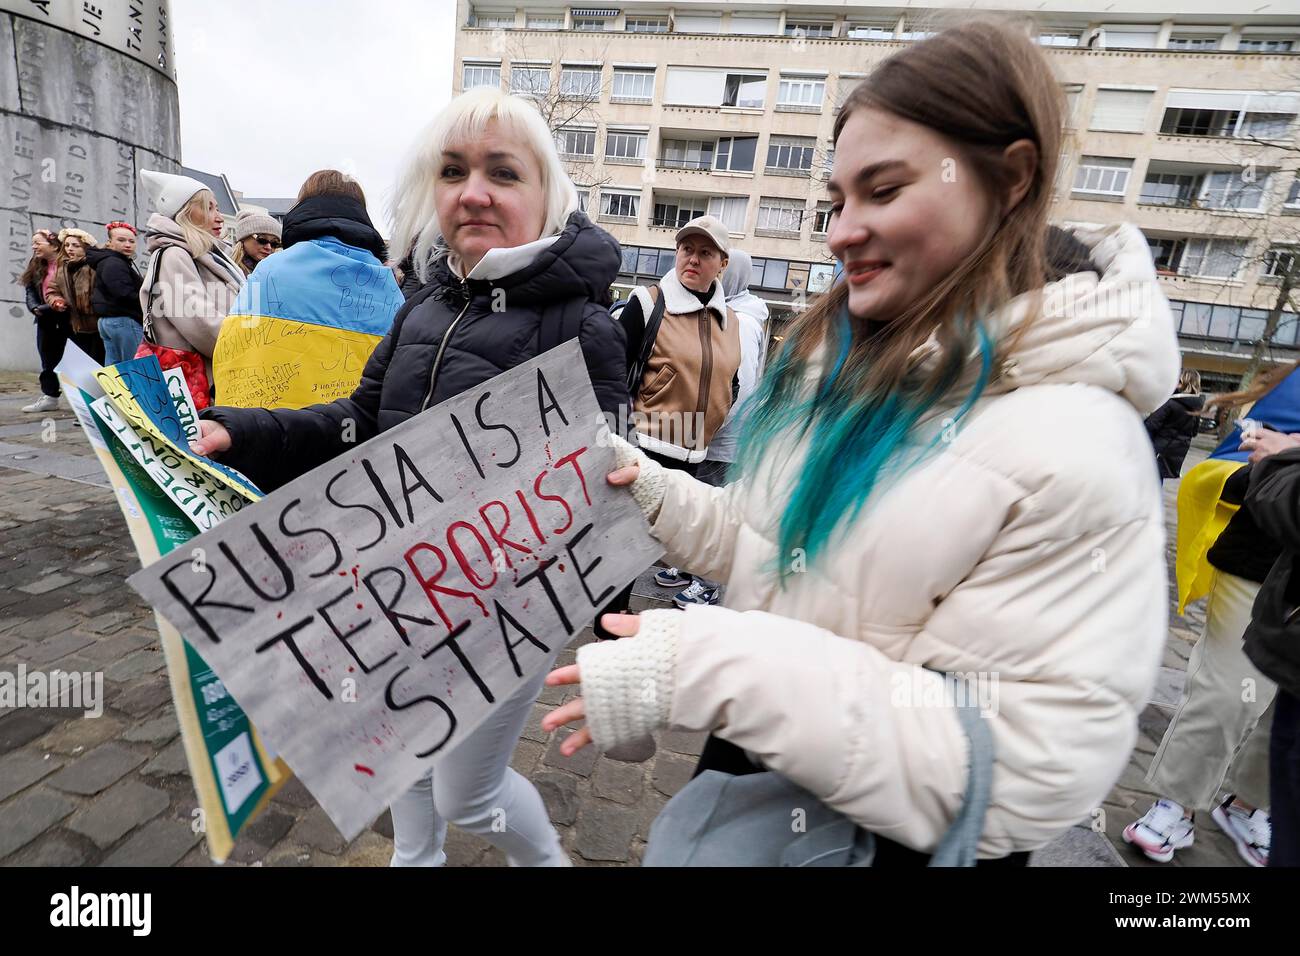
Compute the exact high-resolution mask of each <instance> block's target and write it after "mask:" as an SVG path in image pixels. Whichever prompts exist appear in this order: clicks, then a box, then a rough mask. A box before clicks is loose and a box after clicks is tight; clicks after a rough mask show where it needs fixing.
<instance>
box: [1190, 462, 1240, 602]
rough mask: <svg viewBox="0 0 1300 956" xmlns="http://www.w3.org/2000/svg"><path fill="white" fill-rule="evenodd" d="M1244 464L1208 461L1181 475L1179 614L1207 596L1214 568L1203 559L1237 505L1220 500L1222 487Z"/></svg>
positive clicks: (1226, 524)
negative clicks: (1193, 602) (1192, 603)
mask: <svg viewBox="0 0 1300 956" xmlns="http://www.w3.org/2000/svg"><path fill="white" fill-rule="evenodd" d="M1245 464H1246V463H1245V462H1243V461H1225V460H1224V459H1221V458H1209V459H1206V460H1205V461H1203V462H1201V463H1200V464H1199V465H1197V466H1196V467H1195V468H1193V469H1192V470H1191V471H1189V472H1188V473H1187V474H1185V475H1183V479H1182V481H1181V482H1180V483H1179V486H1178V553H1177V558H1176V561H1175V567H1176V570H1177V573H1178V613H1179V614H1182V613H1183V609H1184V608H1185V607H1187V605H1188V604H1190V603H1191V602H1192V601H1195V600H1197V599H1198V598H1202V597H1204V596H1205V595H1207V594H1209V593H1210V581H1211V579H1212V578H1213V577H1214V568H1212V567H1211V566H1210V562H1209V561H1208V560H1206V557H1205V556H1206V554H1207V552H1209V550H1210V548H1211V546H1213V544H1214V542H1215V541H1216V540H1218V537H1219V535H1220V534H1222V533H1223V529H1224V528H1226V527H1227V526H1228V520H1229V519H1230V518H1231V517H1232V516H1233V514H1235V513H1236V511H1237V508H1238V505H1231V504H1228V503H1227V502H1225V501H1223V500H1221V496H1222V495H1223V486H1224V485H1225V484H1227V481H1228V478H1229V477H1230V476H1231V475H1232V473H1233V472H1234V471H1236V470H1237V469H1238V468H1243V467H1245Z"/></svg>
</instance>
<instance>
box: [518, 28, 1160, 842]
mask: <svg viewBox="0 0 1300 956" xmlns="http://www.w3.org/2000/svg"><path fill="white" fill-rule="evenodd" d="M1060 110H1061V102H1060V93H1059V89H1058V87H1057V85H1056V83H1055V80H1054V78H1053V76H1052V73H1051V71H1050V68H1049V67H1048V65H1047V63H1046V60H1045V58H1044V56H1043V54H1042V52H1041V50H1039V49H1038V48H1037V47H1036V46H1035V45H1034V44H1033V43H1032V42H1031V41H1030V40H1029V39H1028V38H1027V37H1026V36H1025V35H1024V33H1023V31H1017V30H1013V29H1010V28H1008V27H1006V26H1001V25H997V24H992V23H986V22H980V21H974V22H970V23H967V24H965V25H962V26H959V27H956V28H953V29H951V30H947V31H944V32H942V33H940V34H938V35H937V36H935V37H933V38H931V39H928V40H925V41H923V42H921V43H917V44H914V45H911V46H909V48H908V49H907V50H905V51H902V52H900V53H898V54H896V55H895V56H893V57H891V58H890V59H889V60H887V61H886V62H884V63H883V64H881V65H880V66H878V67H877V68H876V69H875V71H874V72H873V73H872V74H871V76H870V77H869V78H868V79H867V80H865V81H864V82H863V83H862V84H861V85H860V86H859V87H858V88H857V89H856V90H855V91H854V92H853V93H852V94H851V95H850V96H849V98H848V99H847V101H846V103H845V105H844V107H843V109H842V111H841V114H840V116H839V117H838V118H837V121H836V126H835V145H836V160H835V170H834V175H833V176H832V179H831V182H830V193H831V197H832V202H833V206H832V222H831V231H830V235H829V245H830V248H831V251H832V252H833V253H834V254H835V256H836V257H837V258H838V259H839V260H840V261H841V262H842V263H843V264H844V272H845V276H844V281H842V282H841V283H840V284H838V285H837V286H836V287H835V288H834V289H833V290H832V291H831V292H830V293H828V294H827V295H826V296H825V297H824V298H823V299H822V301H820V302H819V303H818V304H817V305H816V306H815V307H814V308H812V309H810V310H809V312H808V313H806V315H805V316H804V317H803V318H802V319H801V320H800V321H799V322H798V324H797V325H795V326H794V327H793V328H792V329H791V330H790V331H789V333H788V334H787V337H786V341H785V343H784V345H783V348H782V350H781V352H780V353H778V355H777V356H776V357H775V358H774V359H773V360H772V362H771V363H770V364H769V367H768V370H767V373H766V375H765V376H764V379H763V382H762V383H760V386H759V391H758V395H757V400H758V404H757V406H756V408H755V410H754V412H753V414H752V415H750V416H749V417H748V419H747V422H746V427H745V431H744V433H743V435H742V439H741V465H742V469H741V477H740V480H738V481H736V482H735V483H733V484H731V485H729V486H728V487H726V488H710V487H707V486H705V485H703V484H701V483H699V482H697V481H695V480H694V479H692V478H691V477H690V476H688V475H685V474H681V473H674V472H670V471H668V470H665V469H663V468H661V467H659V466H658V465H657V464H656V463H655V462H653V461H651V460H650V459H648V458H647V457H646V456H644V455H643V454H641V453H640V452H638V451H637V450H635V449H633V448H631V447H630V446H627V445H625V444H622V443H618V459H619V461H620V464H622V465H624V467H620V468H619V469H618V470H617V471H615V472H613V473H612V474H611V475H610V476H609V479H608V480H609V481H610V482H611V484H615V485H626V486H628V487H629V489H630V491H631V493H632V494H633V496H634V498H635V499H636V501H637V502H638V504H639V505H640V506H641V508H642V509H643V511H644V513H645V515H646V518H647V520H648V521H649V522H650V531H651V533H652V534H653V535H654V536H655V537H656V538H658V539H659V540H660V541H661V542H663V544H664V546H665V548H666V549H667V558H668V560H669V561H670V562H671V563H672V564H676V565H678V566H680V567H682V568H684V569H686V570H688V571H690V572H692V573H695V574H701V575H706V576H709V577H713V578H717V579H719V580H722V581H725V582H726V585H727V592H726V600H725V606H722V607H692V608H689V609H688V610H686V611H685V612H684V613H679V612H677V611H671V610H669V611H658V610H656V611H648V612H645V613H642V614H641V615H639V616H632V615H617V616H615V615H607V616H606V619H605V622H606V627H607V628H608V629H609V630H610V631H612V632H613V633H616V634H619V635H623V638H622V639H620V640H615V641H605V642H599V643H593V644H589V645H586V646H584V647H582V648H581V649H580V650H579V652H578V662H577V664H576V665H574V666H572V667H568V668H561V669H559V670H557V671H555V672H553V673H552V675H551V676H550V677H549V678H548V683H550V684H552V685H558V684H571V683H578V682H580V683H581V684H582V697H580V698H577V699H575V700H572V701H570V702H568V703H566V704H564V705H562V706H561V707H559V708H557V709H556V710H554V711H553V712H552V713H550V714H548V715H547V717H546V718H545V719H544V721H543V726H544V727H545V728H546V729H555V728H557V727H559V726H561V725H562V724H565V723H568V722H570V721H578V720H581V719H583V718H585V720H586V725H585V727H582V728H581V729H579V730H577V731H576V732H575V733H573V734H571V735H570V736H569V737H568V738H567V739H566V740H565V741H564V743H563V745H562V746H561V750H562V752H563V753H565V754H571V753H573V752H575V751H577V750H578V749H580V748H581V747H583V746H586V745H587V744H588V743H591V742H593V741H594V743H595V745H596V746H597V747H598V748H600V749H604V748H607V747H611V746H616V745H619V744H622V743H625V742H626V741H628V740H632V739H638V738H642V737H644V736H645V735H646V734H649V733H652V732H654V731H655V730H657V729H658V728H661V727H667V726H674V727H678V728H683V729H688V730H694V731H702V730H707V731H710V732H712V733H713V734H714V735H716V736H717V737H719V738H721V739H723V740H725V741H728V742H730V743H732V744H735V745H736V746H738V747H740V748H743V750H744V751H745V753H746V754H747V755H748V757H749V758H750V760H751V761H753V762H755V763H757V764H759V765H761V766H762V767H765V768H766V769H768V770H772V771H775V772H777V773H779V774H781V775H782V776H784V777H785V778H787V779H788V780H789V781H791V782H792V783H794V784H796V785H798V786H800V787H803V788H804V789H806V790H808V791H810V792H811V793H812V794H813V795H814V796H816V797H817V798H818V799H819V800H821V801H822V802H823V803H824V804H825V805H827V806H828V807H830V808H831V809H833V810H835V811H838V812H840V813H842V814H844V815H845V816H846V817H848V818H849V819H851V820H852V821H853V822H855V823H856V824H858V825H859V826H861V827H863V828H865V829H867V830H869V831H871V832H873V833H874V834H876V835H877V837H878V840H879V841H880V842H881V843H882V845H888V846H893V847H896V848H898V849H899V851H900V852H899V853H894V854H892V855H891V854H882V857H881V858H882V859H883V858H886V857H890V858H892V859H894V860H898V859H899V858H900V853H901V854H902V855H904V856H906V855H908V854H911V855H922V856H924V855H927V854H930V853H932V852H933V851H934V849H935V847H936V844H937V842H938V841H939V839H940V837H941V836H942V835H943V834H944V832H945V831H946V830H947V829H948V827H949V825H950V824H951V823H952V821H953V819H954V817H955V816H956V814H957V812H958V810H959V809H960V807H961V806H962V803H963V796H964V793H965V788H966V784H967V770H968V744H967V738H966V735H965V734H964V732H963V729H962V726H961V724H960V722H959V719H958V717H957V713H956V709H955V704H956V703H958V701H956V699H955V697H956V695H955V693H954V691H955V690H956V688H957V687H958V686H959V685H958V684H957V683H956V682H954V681H945V679H944V677H943V676H941V675H942V674H948V675H953V676H960V677H962V678H964V679H965V680H966V681H967V686H971V681H972V680H973V681H974V682H975V684H976V685H977V686H979V687H981V688H985V689H987V691H988V693H987V695H982V696H981V698H980V704H981V713H982V716H984V717H986V718H987V719H988V721H989V727H990V730H991V731H992V737H993V744H994V752H995V755H994V761H995V762H994V765H993V775H992V789H991V797H990V803H989V807H988V811H987V813H986V815H985V817H984V821H983V829H982V833H981V836H980V838H979V842H978V855H979V857H980V861H981V862H985V861H995V860H1001V861H1006V860H1013V861H1015V862H1020V863H1023V862H1024V861H1025V860H1026V859H1027V853H1028V851H1032V850H1034V849H1036V848H1038V847H1041V846H1043V845H1044V844H1046V843H1048V842H1050V841H1051V840H1052V839H1053V838H1054V837H1056V836H1057V835H1058V834H1060V833H1061V832H1062V831H1064V830H1065V829H1066V828H1068V827H1070V826H1071V825H1073V824H1076V823H1078V822H1080V821H1082V820H1084V819H1087V818H1088V816H1089V813H1090V811H1092V810H1093V809H1094V808H1095V807H1097V806H1099V805H1100V803H1101V801H1102V800H1103V799H1104V797H1105V796H1106V794H1107V792H1108V791H1109V789H1110V787H1111V786H1112V785H1113V783H1114V782H1115V780H1116V779H1117V778H1118V777H1119V775H1120V772H1121V771H1122V769H1123V768H1124V766H1125V764H1126V762H1127V761H1128V759H1129V755H1130V752H1131V749H1132V747H1133V744H1134V742H1135V740H1136V735H1137V715H1138V713H1139V712H1140V711H1141V709H1142V708H1143V706H1144V705H1145V703H1146V700H1147V697H1148V694H1149V692H1150V690H1151V688H1152V686H1153V684H1154V680H1155V676H1156V671H1157V667H1158V664H1159V661H1160V655H1161V651H1162V648H1163V645H1164V642H1165V639H1166V626H1167V607H1166V601H1167V593H1168V590H1167V584H1166V572H1165V564H1164V525H1163V519H1162V511H1161V497H1160V493H1159V488H1158V487H1157V482H1156V480H1155V476H1154V475H1153V474H1152V471H1151V467H1150V449H1149V443H1148V441H1147V438H1146V433H1145V431H1144V429H1143V426H1142V419H1143V417H1144V416H1145V415H1146V414H1148V413H1149V412H1150V411H1151V410H1152V409H1154V408H1155V407H1157V406H1158V405H1159V404H1160V403H1161V402H1162V401H1163V400H1164V399H1165V397H1166V396H1167V395H1168V394H1169V392H1170V391H1171V390H1172V388H1173V387H1174V384H1175V382H1176V380H1177V376H1178V368H1179V353H1178V348H1177V342H1176V337H1175V333H1174V327H1173V322H1172V318H1171V315H1170V311H1169V307H1168V303H1167V302H1166V300H1165V299H1164V297H1163V295H1162V293H1161V292H1160V290H1159V287H1158V285H1157V281H1156V276H1155V271H1154V268H1153V266H1152V262H1151V256H1150V253H1149V252H1148V250H1147V244H1146V241H1145V240H1144V238H1143V236H1142V234H1141V233H1140V232H1139V231H1138V230H1137V229H1136V228H1135V227H1133V226H1131V225H1116V226H1107V227H1086V226H1080V227H1076V228H1075V229H1074V230H1073V235H1074V237H1075V238H1076V239H1078V240H1080V241H1081V242H1082V243H1083V244H1084V245H1085V246H1087V248H1088V250H1089V253H1090V257H1091V261H1092V262H1093V263H1094V264H1095V265H1096V267H1097V269H1098V270H1099V274H1098V273H1094V272H1082V273H1078V274H1074V275H1069V276H1066V277H1065V278H1063V279H1061V280H1060V281H1057V282H1046V279H1047V277H1048V272H1047V269H1046V265H1045V257H1044V251H1043V241H1044V238H1045V233H1046V225H1047V222H1046V217H1047V209H1048V205H1049V202H1050V193H1051V184H1052V182H1053V178H1054V174H1055V165H1056V161H1057V157H1058V156H1059V155H1060V135H1061V134H1060V129H1061V122H1060V117H1061V112H1060ZM936 671H937V672H940V673H935V672H936ZM647 688H653V690H654V693H647V691H646V689H647Z"/></svg>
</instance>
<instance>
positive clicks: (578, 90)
mask: <svg viewBox="0 0 1300 956" xmlns="http://www.w3.org/2000/svg"><path fill="white" fill-rule="evenodd" d="M560 95H561V96H563V97H565V98H566V99H577V100H582V99H598V98H599V97H600V69H599V67H588V66H584V67H576V66H562V67H560Z"/></svg>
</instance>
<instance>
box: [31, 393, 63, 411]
mask: <svg viewBox="0 0 1300 956" xmlns="http://www.w3.org/2000/svg"><path fill="white" fill-rule="evenodd" d="M58 407H59V399H58V397H57V396H54V395H42V396H41V397H40V398H38V399H37V400H36V401H34V402H32V403H31V404H30V405H24V406H23V411H25V412H52V411H54V410H55V409H56V408H58Z"/></svg>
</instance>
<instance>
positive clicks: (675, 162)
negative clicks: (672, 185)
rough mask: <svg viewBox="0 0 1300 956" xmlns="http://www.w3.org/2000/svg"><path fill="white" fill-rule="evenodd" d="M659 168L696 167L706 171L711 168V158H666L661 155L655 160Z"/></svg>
mask: <svg viewBox="0 0 1300 956" xmlns="http://www.w3.org/2000/svg"><path fill="white" fill-rule="evenodd" d="M655 165H657V166H658V167H659V168H660V169H696V170H704V171H708V170H710V169H712V168H713V160H711V159H668V158H667V157H664V156H661V157H659V159H658V160H656V161H655Z"/></svg>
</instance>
